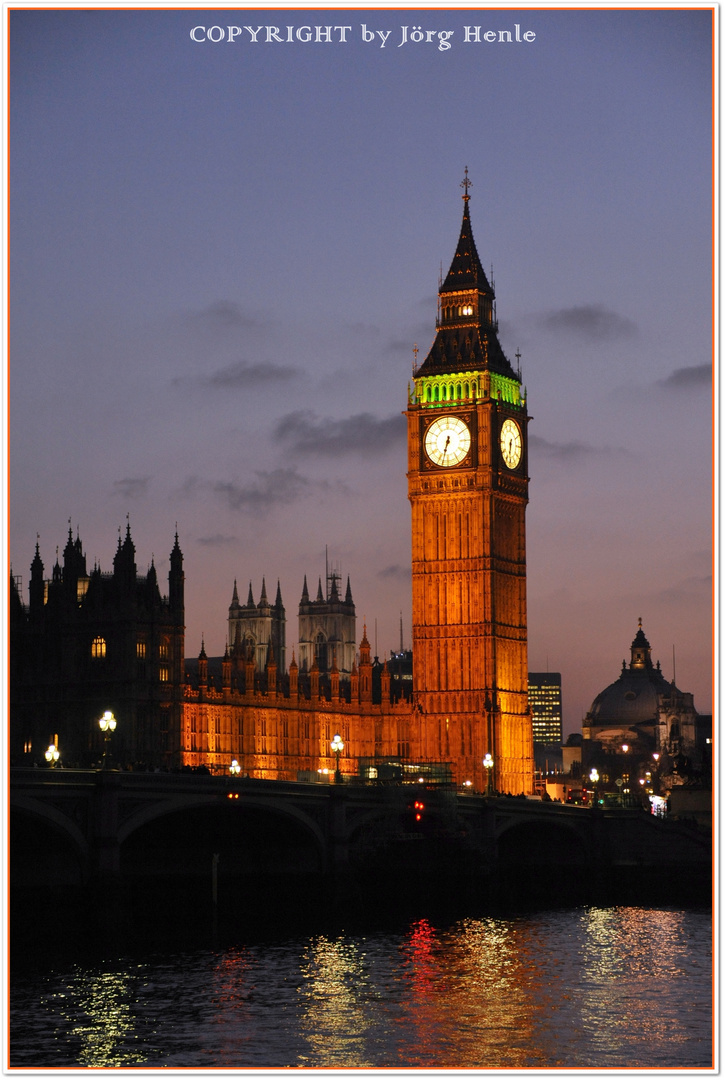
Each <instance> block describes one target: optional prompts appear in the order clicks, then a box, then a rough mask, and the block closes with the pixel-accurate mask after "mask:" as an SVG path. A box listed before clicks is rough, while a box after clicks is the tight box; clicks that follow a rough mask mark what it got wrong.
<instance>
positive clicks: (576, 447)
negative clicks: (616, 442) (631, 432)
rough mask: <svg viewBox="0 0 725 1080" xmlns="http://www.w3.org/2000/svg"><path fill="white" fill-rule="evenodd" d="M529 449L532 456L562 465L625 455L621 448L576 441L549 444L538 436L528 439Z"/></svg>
mask: <svg viewBox="0 0 725 1080" xmlns="http://www.w3.org/2000/svg"><path fill="white" fill-rule="evenodd" d="M529 449H530V451H531V453H532V454H534V455H537V456H540V457H542V458H548V459H549V460H551V461H558V462H564V463H568V462H577V461H585V460H588V459H591V458H593V457H613V456H616V455H620V454H624V453H626V451H625V450H623V449H622V448H621V447H611V446H592V445H591V443H583V442H577V441H576V440H573V441H572V442H565V443H557V442H550V441H549V440H548V439H542V438H541V436H540V435H532V436H531V437H530V439H529Z"/></svg>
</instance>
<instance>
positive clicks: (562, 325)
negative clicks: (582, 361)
mask: <svg viewBox="0 0 725 1080" xmlns="http://www.w3.org/2000/svg"><path fill="white" fill-rule="evenodd" d="M538 322H539V323H540V325H541V326H543V328H544V329H545V330H549V331H551V332H552V333H555V334H567V335H569V336H573V337H578V338H581V339H584V340H586V341H619V340H623V339H625V338H633V337H636V336H637V333H638V330H637V324H636V323H634V322H633V321H632V320H631V319H628V318H626V317H625V316H624V315H619V314H617V312H616V311H610V310H609V309H608V308H605V307H603V306H602V305H601V304H581V305H579V306H578V307H570V308H560V309H559V310H558V311H551V312H548V313H547V314H543V315H540V316H538Z"/></svg>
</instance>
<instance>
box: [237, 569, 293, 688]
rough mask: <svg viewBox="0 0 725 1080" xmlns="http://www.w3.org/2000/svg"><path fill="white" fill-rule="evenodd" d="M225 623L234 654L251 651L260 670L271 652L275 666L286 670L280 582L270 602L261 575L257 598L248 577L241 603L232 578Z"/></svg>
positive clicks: (245, 653) (239, 654) (283, 614)
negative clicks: (247, 590)
mask: <svg viewBox="0 0 725 1080" xmlns="http://www.w3.org/2000/svg"><path fill="white" fill-rule="evenodd" d="M228 626H229V631H228V632H229V638H228V648H229V651H230V652H231V653H232V654H233V655H235V656H243V657H244V658H245V659H246V658H248V656H249V654H250V652H251V653H252V654H253V656H254V661H255V665H256V667H257V669H258V670H259V671H263V670H264V668H265V667H266V665H267V662H268V660H269V659H270V655H271V656H272V658H273V659H274V663H275V664H276V666H277V668H278V670H280V671H285V670H286V667H287V658H286V649H285V638H286V617H285V610H284V604H283V603H282V591H281V589H280V585H279V582H277V595H276V597H275V601H274V604H270V602H269V600H268V599H267V586H266V584H265V580H264V578H262V592H261V594H260V597H259V602H258V603H256V604H255V602H254V595H253V592H252V583H251V581H250V583H249V594H248V596H247V602H246V604H240V603H239V594H238V592H237V583H236V581H235V582H234V590H233V592H232V602H231V604H230V605H229V622H228Z"/></svg>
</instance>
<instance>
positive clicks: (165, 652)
mask: <svg viewBox="0 0 725 1080" xmlns="http://www.w3.org/2000/svg"><path fill="white" fill-rule="evenodd" d="M159 656H160V657H161V659H162V660H168V659H169V643H168V641H162V642H161V644H160V645H159Z"/></svg>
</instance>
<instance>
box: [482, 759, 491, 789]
mask: <svg viewBox="0 0 725 1080" xmlns="http://www.w3.org/2000/svg"><path fill="white" fill-rule="evenodd" d="M483 767H484V769H485V770H486V794H487V795H490V794H491V792H492V788H491V781H492V779H493V774H492V772H491V770H492V769H493V758H492V757H491V755H490V754H486V756H485V758H484V759H483Z"/></svg>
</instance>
